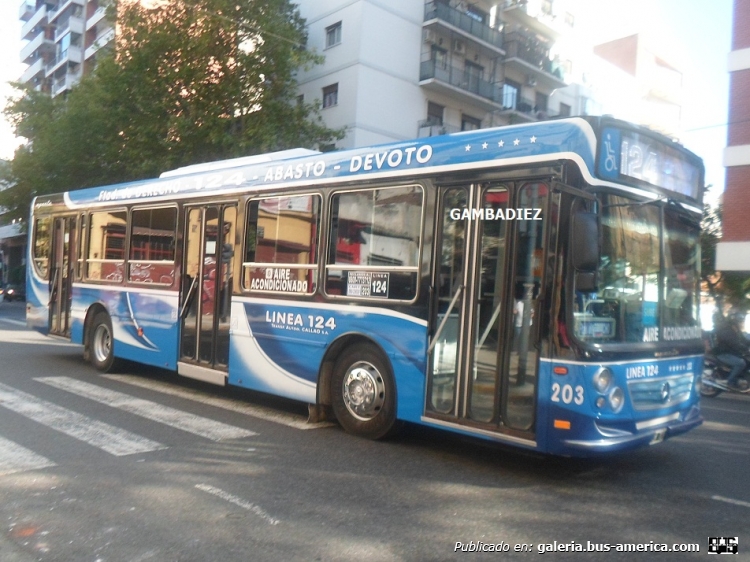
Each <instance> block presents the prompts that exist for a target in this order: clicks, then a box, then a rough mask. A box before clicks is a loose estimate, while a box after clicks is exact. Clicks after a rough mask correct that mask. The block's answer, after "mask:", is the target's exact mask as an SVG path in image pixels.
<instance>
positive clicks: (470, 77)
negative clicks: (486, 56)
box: [464, 60, 484, 94]
mask: <svg viewBox="0 0 750 562" xmlns="http://www.w3.org/2000/svg"><path fill="white" fill-rule="evenodd" d="M483 81H484V67H483V66H481V65H479V64H476V63H473V62H471V61H468V60H467V61H466V62H465V63H464V84H465V85H466V89H467V90H469V91H470V92H474V93H475V94H478V93H479V91H480V85H481V84H482V82H483Z"/></svg>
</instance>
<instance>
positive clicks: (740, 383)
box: [700, 334, 750, 398]
mask: <svg viewBox="0 0 750 562" xmlns="http://www.w3.org/2000/svg"><path fill="white" fill-rule="evenodd" d="M704 343H705V345H706V355H705V357H704V359H703V374H702V376H701V384H700V393H701V396H706V397H708V398H713V397H715V396H718V395H719V394H721V393H722V392H732V393H735V394H750V357H748V356H745V362H746V363H747V364H748V368H747V369H745V372H744V373H742V375H740V378H739V379H738V380H737V387H736V388H734V387H730V386H729V385H728V384H727V379H728V378H729V373H730V372H731V371H732V368H731V367H730V366H729V365H727V364H725V363H723V362H722V361H721V360H720V359H719V358H718V357H717V356H716V353H714V342H713V341H712V338H711V335H708V334H704Z"/></svg>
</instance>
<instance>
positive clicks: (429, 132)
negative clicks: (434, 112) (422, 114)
mask: <svg viewBox="0 0 750 562" xmlns="http://www.w3.org/2000/svg"><path fill="white" fill-rule="evenodd" d="M460 130H461V128H460V127H457V126H456V125H447V124H445V123H440V122H439V121H437V120H435V119H425V120H424V121H419V122H417V137H418V138H424V137H437V136H438V135H448V134H450V133H457V132H458V131H460Z"/></svg>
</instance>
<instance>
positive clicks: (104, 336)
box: [89, 312, 115, 373]
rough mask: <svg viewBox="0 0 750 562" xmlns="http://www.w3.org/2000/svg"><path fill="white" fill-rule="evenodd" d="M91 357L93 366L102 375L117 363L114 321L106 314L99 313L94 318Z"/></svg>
mask: <svg viewBox="0 0 750 562" xmlns="http://www.w3.org/2000/svg"><path fill="white" fill-rule="evenodd" d="M89 357H90V359H91V364H92V365H93V366H94V367H95V368H96V369H97V370H98V371H101V372H102V373H106V372H107V371H109V370H110V369H111V368H112V365H113V364H114V362H115V348H114V337H113V336H112V321H111V320H110V319H109V315H108V314H107V313H106V312H99V313H98V314H97V315H96V316H95V317H94V322H93V323H92V325H91V336H90V338H89Z"/></svg>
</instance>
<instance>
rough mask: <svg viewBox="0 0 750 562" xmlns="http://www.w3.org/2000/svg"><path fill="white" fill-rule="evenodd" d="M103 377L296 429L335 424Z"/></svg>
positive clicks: (137, 380) (150, 383) (160, 385)
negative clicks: (309, 421)
mask: <svg viewBox="0 0 750 562" xmlns="http://www.w3.org/2000/svg"><path fill="white" fill-rule="evenodd" d="M103 377H104V378H107V379H111V380H114V381H118V382H124V383H126V384H131V385H133V386H139V387H141V388H147V389H149V390H155V391H157V392H162V393H164V394H169V395H171V396H177V397H179V398H184V399H186V400H192V401H194V402H200V403H201V404H207V405H209V406H215V407H216V408H222V409H224V410H230V411H232V412H237V413H239V414H245V415H248V416H252V417H255V418H260V419H262V420H265V421H270V422H273V423H278V424H281V425H286V426H288V427H293V428H295V429H303V430H307V429H320V428H322V427H331V426H333V425H334V424H332V423H330V422H319V423H307V421H306V420H305V419H304V418H303V417H301V416H297V415H294V414H288V413H286V412H279V411H277V410H274V409H272V408H266V407H264V406H258V405H255V404H248V403H247V402H243V401H242V400H234V399H232V398H220V397H216V396H210V395H208V394H206V393H204V392H200V391H198V390H193V389H190V388H180V387H178V386H176V385H175V384H173V383H165V382H161V381H154V380H149V379H143V378H140V377H134V376H129V375H103Z"/></svg>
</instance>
